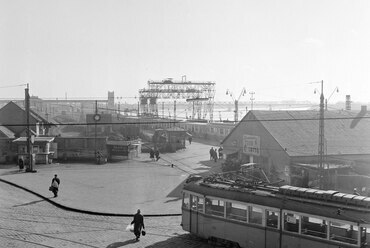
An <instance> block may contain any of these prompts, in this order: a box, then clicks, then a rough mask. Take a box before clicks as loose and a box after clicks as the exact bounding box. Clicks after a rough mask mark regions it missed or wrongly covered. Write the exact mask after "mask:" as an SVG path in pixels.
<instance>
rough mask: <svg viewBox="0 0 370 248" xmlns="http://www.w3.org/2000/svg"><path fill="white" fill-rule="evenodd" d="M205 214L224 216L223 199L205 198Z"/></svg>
mask: <svg viewBox="0 0 370 248" xmlns="http://www.w3.org/2000/svg"><path fill="white" fill-rule="evenodd" d="M206 214H210V215H216V216H222V217H223V216H224V201H221V200H215V199H209V198H206Z"/></svg>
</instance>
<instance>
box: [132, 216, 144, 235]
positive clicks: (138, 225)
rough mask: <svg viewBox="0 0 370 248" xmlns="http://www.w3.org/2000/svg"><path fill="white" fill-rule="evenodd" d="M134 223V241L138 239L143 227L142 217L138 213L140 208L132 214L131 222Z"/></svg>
mask: <svg viewBox="0 0 370 248" xmlns="http://www.w3.org/2000/svg"><path fill="white" fill-rule="evenodd" d="M131 224H134V234H135V236H136V241H138V240H139V238H140V234H141V229H145V227H144V217H143V216H142V215H141V214H140V209H138V210H137V213H136V214H135V215H134V220H133V221H132V222H131Z"/></svg>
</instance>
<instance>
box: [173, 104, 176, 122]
mask: <svg viewBox="0 0 370 248" xmlns="http://www.w3.org/2000/svg"><path fill="white" fill-rule="evenodd" d="M173 120H174V123H173V126H174V127H175V122H176V100H175V101H174V102H173Z"/></svg>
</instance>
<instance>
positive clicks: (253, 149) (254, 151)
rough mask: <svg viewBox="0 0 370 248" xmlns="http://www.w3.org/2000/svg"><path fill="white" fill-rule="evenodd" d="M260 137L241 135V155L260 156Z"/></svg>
mask: <svg viewBox="0 0 370 248" xmlns="http://www.w3.org/2000/svg"><path fill="white" fill-rule="evenodd" d="M260 150H261V145H260V137H259V136H253V135H247V134H246V135H243V153H245V154H249V155H256V156H259V155H260Z"/></svg>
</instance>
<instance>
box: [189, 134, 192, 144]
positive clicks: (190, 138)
mask: <svg viewBox="0 0 370 248" xmlns="http://www.w3.org/2000/svg"><path fill="white" fill-rule="evenodd" d="M192 140H193V138H192V137H191V136H189V145H191V141H192Z"/></svg>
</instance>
